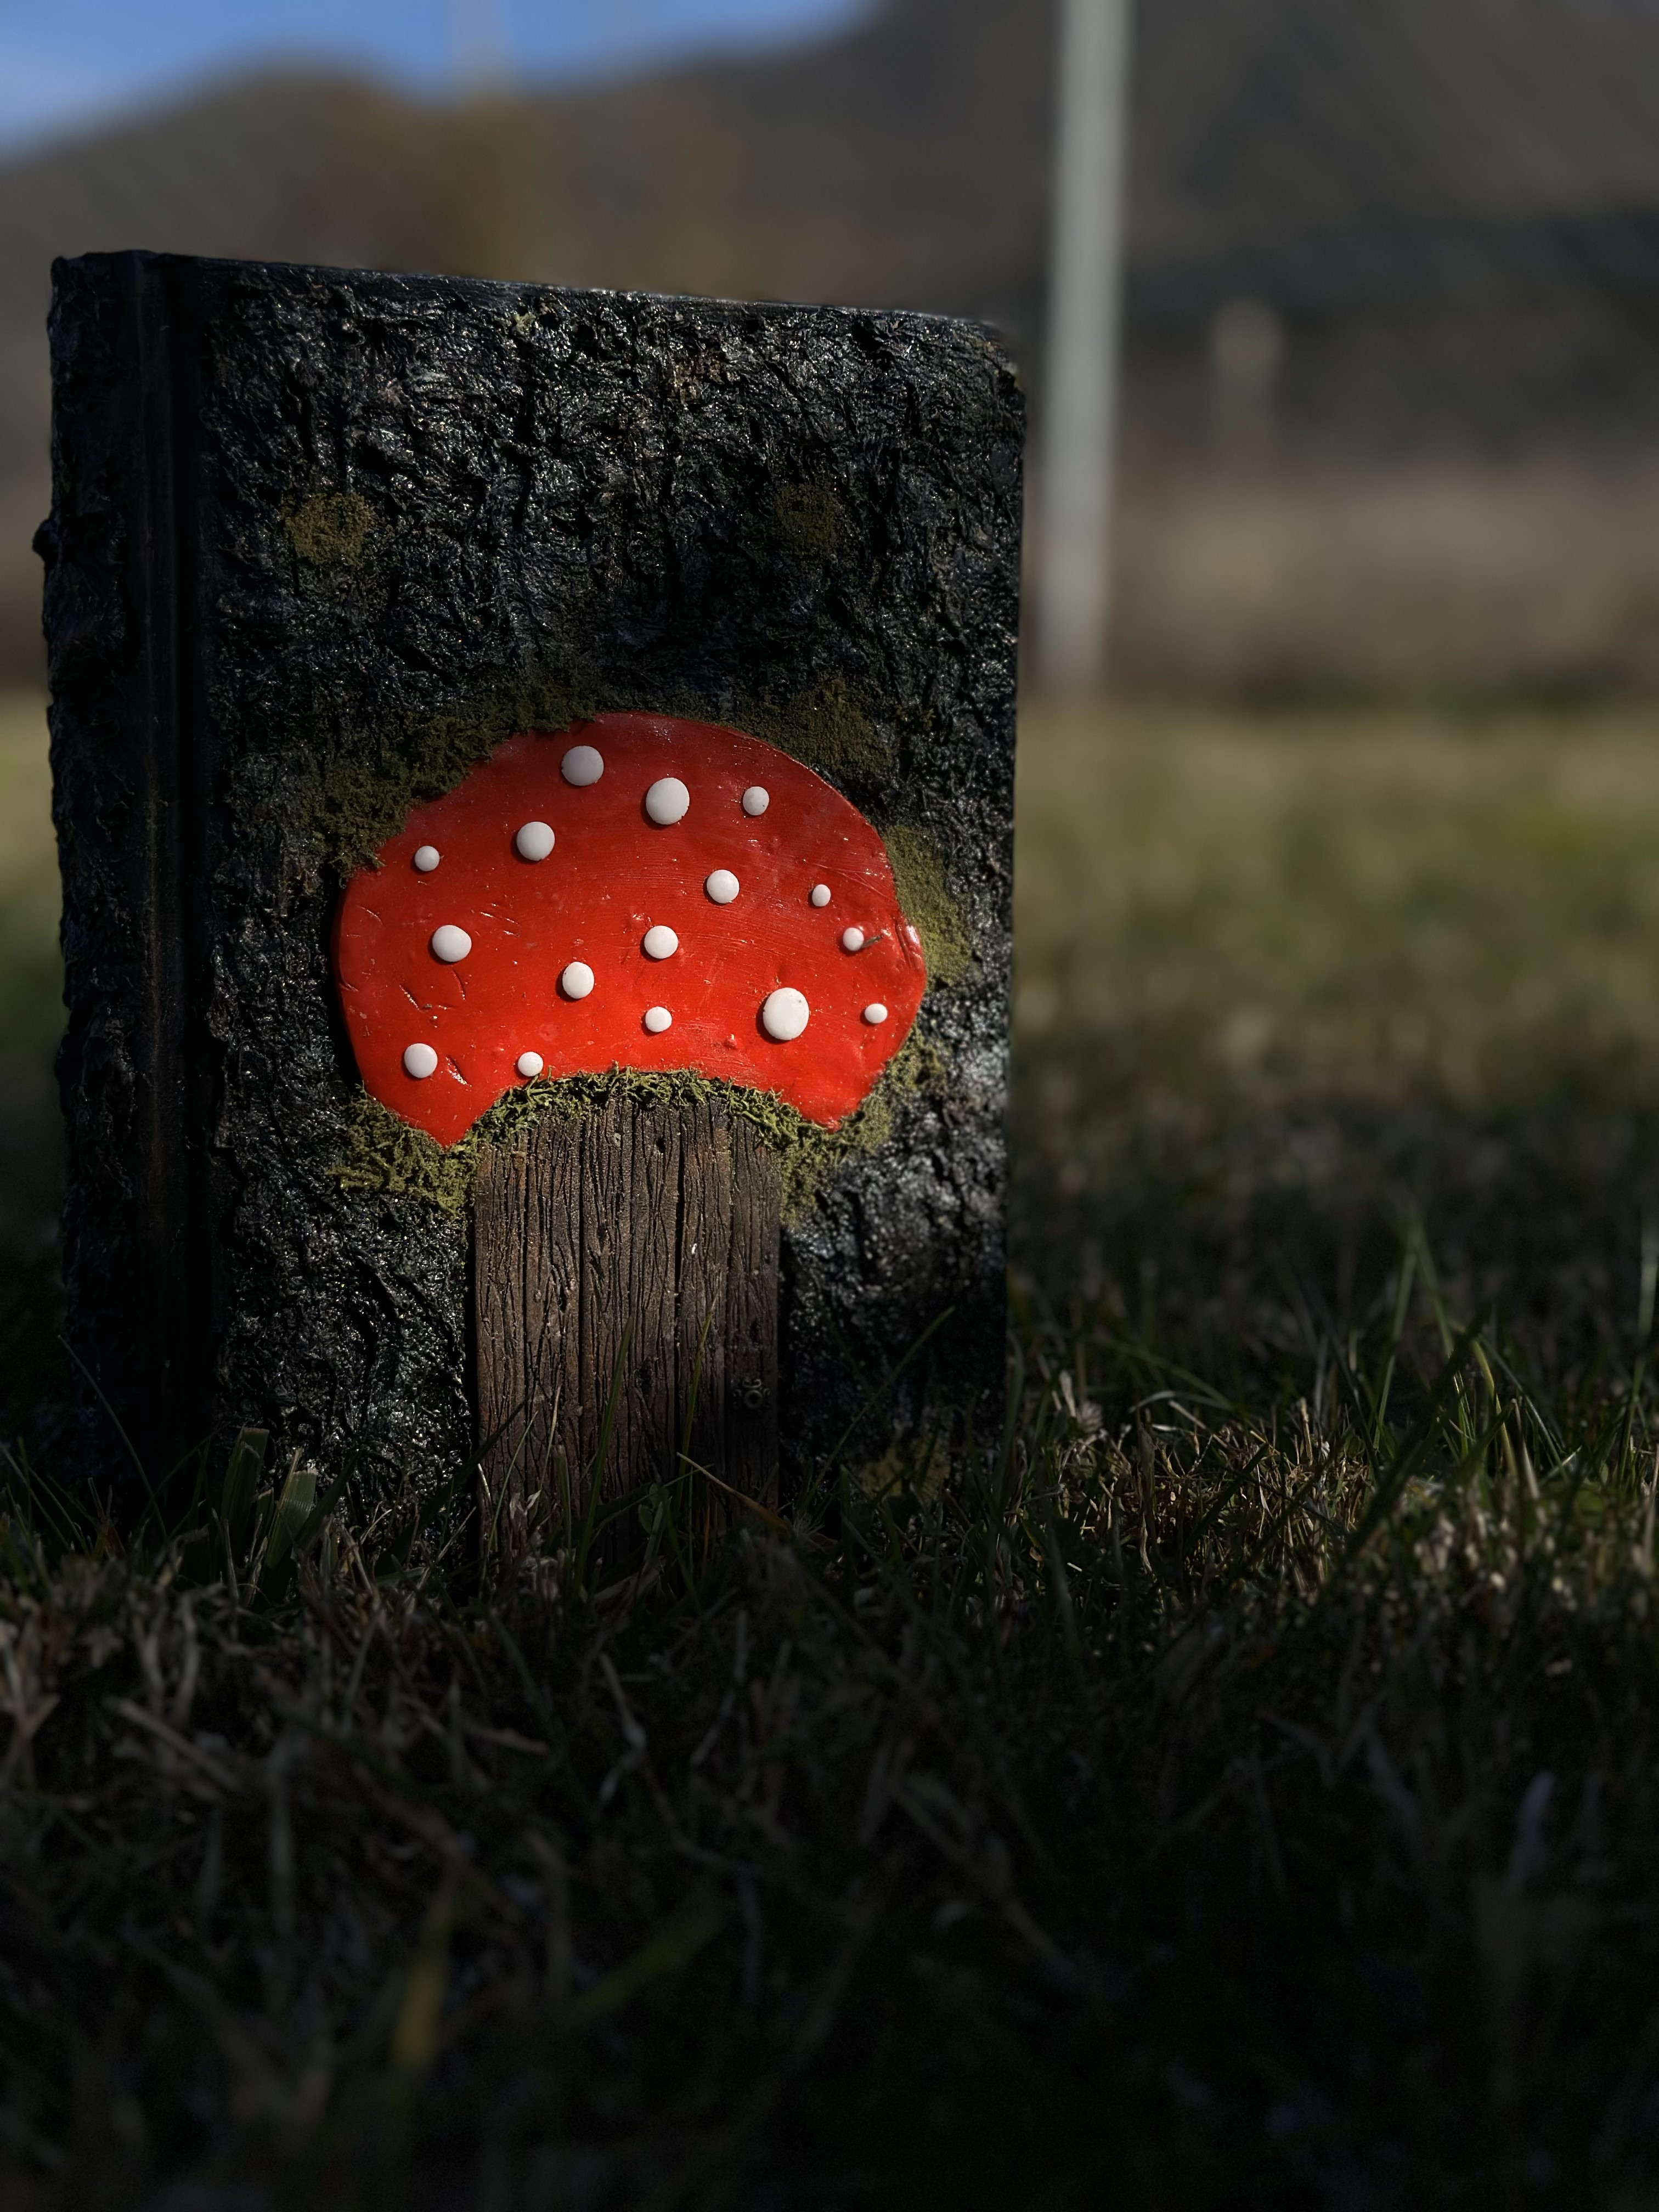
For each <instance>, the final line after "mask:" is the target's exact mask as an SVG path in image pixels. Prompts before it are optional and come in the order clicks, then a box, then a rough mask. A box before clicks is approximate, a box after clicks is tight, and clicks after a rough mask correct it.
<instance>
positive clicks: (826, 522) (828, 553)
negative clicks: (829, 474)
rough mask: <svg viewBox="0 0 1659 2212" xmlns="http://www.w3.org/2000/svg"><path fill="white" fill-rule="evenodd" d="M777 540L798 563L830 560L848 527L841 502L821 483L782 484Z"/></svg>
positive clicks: (778, 498)
mask: <svg viewBox="0 0 1659 2212" xmlns="http://www.w3.org/2000/svg"><path fill="white" fill-rule="evenodd" d="M776 513H777V519H778V538H779V542H780V544H781V545H782V546H783V548H784V550H785V551H786V552H787V553H793V555H794V556H795V557H796V558H797V559H798V560H805V561H831V560H833V559H834V558H835V556H836V551H837V550H838V549H839V547H840V545H841V541H842V534H843V532H845V530H846V528H847V517H846V516H845V514H844V513H842V505H841V501H839V500H838V499H837V498H836V495H835V494H834V492H832V491H829V490H827V489H825V488H824V486H823V485H822V484H814V483H796V484H785V485H784V487H783V489H782V490H781V491H780V492H779V494H778V496H777V502H776Z"/></svg>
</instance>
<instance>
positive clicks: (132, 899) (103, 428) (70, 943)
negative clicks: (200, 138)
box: [41, 253, 212, 1498]
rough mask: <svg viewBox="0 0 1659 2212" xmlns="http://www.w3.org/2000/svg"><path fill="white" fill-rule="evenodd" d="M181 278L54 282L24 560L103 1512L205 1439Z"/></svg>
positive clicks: (72, 1255) (83, 1349)
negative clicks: (31, 605)
mask: <svg viewBox="0 0 1659 2212" xmlns="http://www.w3.org/2000/svg"><path fill="white" fill-rule="evenodd" d="M53 285H54V289H53V304H52V321H51V336H52V379H53V416H52V517H51V520H50V521H49V522H48V524H47V525H46V528H45V530H44V531H43V532H42V534H41V550H42V551H43V553H44V555H45V557H46V639H47V649H48V656H49V668H50V676H51V685H52V709H51V718H52V769H53V784H54V815H55V819H56V823H57V827H58V853H59V860H60V865H61V867H62V872H63V882H64V923H63V944H64V998H65V1001H66V1004H67V1007H68V1016H69V1019H68V1029H67V1033H66V1036H65V1037H64V1043H63V1046H62V1048H61V1051H60V1054H59V1059H58V1080H59V1085H60V1090H61V1094H62V1099H63V1107H64V1120H65V1124H66V1132H67V1138H68V1188H67V1196H66V1201H65V1209H64V1275H65V1287H66V1291H67V1297H68V1326H67V1334H68V1341H69V1345H70V1355H71V1358H72V1360H73V1363H74V1366H75V1370H76V1384H77V1392H78V1404H77V1409H76V1458H77V1460H78V1462H79V1463H80V1466H81V1468H82V1473H83V1474H84V1475H85V1477H86V1478H87V1479H88V1480H92V1481H94V1482H96V1483H98V1484H99V1485H100V1486H101V1487H106V1488H108V1489H110V1490H112V1491H113V1492H115V1493H116V1494H117V1496H118V1497H119V1496H120V1495H121V1494H122V1493H126V1494H127V1495H128V1496H129V1497H133V1496H137V1497H139V1498H142V1497H143V1496H144V1495H146V1494H147V1493H149V1492H156V1493H158V1494H159V1492H160V1490H161V1486H162V1485H163V1484H164V1483H165V1482H166V1481H167V1479H168V1477H169V1476H170V1475H171V1474H173V1473H174V1472H175V1471H176V1470H177V1468H178V1467H179V1462H181V1461H182V1460H183V1459H185V1457H187V1455H189V1453H190V1451H191V1447H192V1446H193V1444H194V1443H196V1442H197V1439H198V1438H199V1437H200V1436H201V1434H202V1433H203V1431H204V1428H205V1426H206V1425H207V1422H208V1420H209V1419H210V1413H209V1411H208V1406H209V1399H210V1389H209V1383H210V1373H211V1364H212V1351H211V1330H210V1325H209V1322H210V1316H209V1314H208V1312H207V1310H206V1305H207V1303H208V1301H209V1297H210V1278H211V1270H210V1267H208V1266H207V1265H206V1260H207V1254H206V1251H205V1249H204V1246H205V1242H206V1239H207V1221H206V1218H205V1207H204V1204H203V1202H202V1201H203V1197H204V1188H203V1176H202V1173H201V1167H202V1159H201V1155H202V1151H203V1146H202V1134H203V1130H202V1116H201V1113H200V1100H199V1098H198V1097H197V1088H198V1085H197V1083H196V1082H194V1081H193V1080H192V1072H191V1041H192V1031H193V1030H194V1029H195V1028H196V1026H197V1024H196V1021H195V1006H194V1002H195V1000H196V999H197V995H198V992H197V987H198V984H199V982H200V980H201V978H200V969H201V961H200V957H199V948H200V939H201V930H200V927H199V918H198V916H197V914H196V913H195V912H194V907H195V902H196V894H195V893H194V892H193V890H192V884H199V881H200V871H199V866H197V859H198V852H197V848H198V847H199V842H200V829H201V808H200V804H199V799H200V793H199V791H198V782H199V747H198V746H193V745H192V743H191V696H190V695H191V689H192V685H191V671H190V668H189V665H188V663H189V654H188V650H187V642H188V641H187V637H186V631H187V629H188V628H189V618H188V617H189V607H188V602H189V596H190V578H191V568H192V562H191V537H192V526H193V515H192V512H191V508H192V504H193V502H192V500H191V471H190V465H189V455H188V447H189V443H190V427H191V426H190V422H189V392H188V390H187V389H186V388H185V386H184V385H183V384H181V380H180V378H179V374H178V356H179V352H180V349H181V348H180V337H181V333H180V324H179V313H178V298H177V295H178V293H179V289H180V288H179V264H171V265H169V264H167V263H166V262H163V261H161V260H159V259H158V258H155V257H153V256H150V255H146V254H137V253H125V254H111V255H94V256H88V257H87V258H84V259H82V260H79V261H75V262H59V263H58V264H56V266H55V268H54V270H53Z"/></svg>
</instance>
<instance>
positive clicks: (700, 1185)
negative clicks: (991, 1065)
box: [473, 1096, 782, 1565]
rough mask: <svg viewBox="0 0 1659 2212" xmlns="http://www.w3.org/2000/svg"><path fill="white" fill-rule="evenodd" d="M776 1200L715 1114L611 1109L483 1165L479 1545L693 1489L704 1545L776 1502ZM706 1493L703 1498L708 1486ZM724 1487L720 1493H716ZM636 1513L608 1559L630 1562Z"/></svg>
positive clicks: (478, 1226)
mask: <svg viewBox="0 0 1659 2212" xmlns="http://www.w3.org/2000/svg"><path fill="white" fill-rule="evenodd" d="M781 1212H782V1187H781V1176H780V1173H779V1168H778V1164H777V1161H776V1160H775V1158H774V1157H773V1155H772V1154H771V1153H770V1152H769V1151H768V1150H767V1148H766V1146H765V1145H764V1144H763V1141H762V1139H761V1137H760V1133H759V1132H758V1131H757V1129H756V1127H754V1125H753V1123H752V1122H750V1121H746V1120H744V1119H742V1118H741V1117H732V1116H728V1115H727V1114H726V1109H725V1107H724V1105H723V1103H722V1102H721V1100H720V1098H719V1097H715V1096H709V1097H702V1098H694V1099H690V1100H684V1101H675V1102H671V1103H660V1104H658V1103H648V1102H646V1101H642V1100H638V1099H634V1098H629V1097H614V1098H612V1099H611V1100H609V1101H607V1102H606V1103H605V1104H604V1105H602V1106H600V1107H599V1108H597V1109H595V1110H594V1111H592V1113H590V1114H587V1115H582V1116H580V1118H578V1119H575V1120H572V1121H564V1120H559V1119H553V1118H550V1119H548V1120H545V1121H542V1122H540V1123H538V1125H537V1126H536V1127H534V1128H532V1129H531V1130H529V1131H528V1132H526V1134H525V1135H524V1136H523V1137H522V1138H521V1139H520V1142H519V1144H518V1145H517V1146H513V1147H507V1146H501V1147H498V1148H496V1147H493V1148H492V1149H491V1152H490V1153H489V1156H488V1158H487V1159H486V1161H485V1163H484V1164H483V1167H482V1168H481V1170H480V1172H479V1176H478V1181H477V1188H476V1192H475V1196H474V1201H473V1222H474V1263H473V1315H474V1323H475V1330H474V1340H475V1342H476V1345H477V1388H478V1423H479V1433H480V1437H481V1441H482V1448H483V1449H482V1463H481V1468H482V1471H481V1484H482V1496H481V1504H482V1508H483V1525H484V1529H485V1540H486V1542H487V1543H489V1544H492V1545H493V1546H494V1547H496V1548H498V1549H499V1551H500V1552H501V1553H503V1554H505V1555H507V1556H508V1557H511V1556H513V1555H515V1554H517V1553H519V1552H520V1551H521V1550H522V1549H523V1548H524V1546H525V1544H526V1541H527V1539H528V1536H529V1534H530V1532H531V1530H532V1528H534V1527H536V1526H537V1525H538V1523H539V1524H542V1525H546V1524H547V1523H549V1522H551V1523H552V1524H553V1525H554V1526H556V1525H557V1524H558V1522H561V1521H562V1520H563V1519H564V1517H565V1516H567V1514H568V1516H569V1518H570V1521H571V1523H572V1525H573V1527H574V1528H576V1529H578V1530H580V1528H582V1527H583V1526H584V1525H585V1524H586V1522H587V1520H588V1515H589V1506H590V1504H591V1503H594V1502H595V1501H593V1499H592V1484H593V1481H594V1480H595V1477H596V1475H597V1477H598V1480H599V1498H598V1500H597V1502H596V1503H597V1510H596V1512H595V1513H594V1515H593V1516H592V1518H593V1522H594V1524H595V1525H597V1524H598V1523H599V1522H600V1521H601V1520H603V1519H604V1517H605V1515H606V1514H607V1512H608V1511H609V1510H610V1509H611V1507H613V1506H614V1505H615V1504H617V1503H618V1502H619V1501H621V1500H622V1499H623V1498H625V1497H627V1496H628V1495H629V1493H630V1492H645V1491H647V1490H648V1488H649V1486H651V1485H652V1484H653V1483H656V1482H662V1483H671V1482H673V1481H675V1480H677V1479H678V1478H680V1477H682V1476H683V1477H684V1478H685V1479H686V1480H687V1482H688V1485H689V1490H688V1492H686V1493H683V1497H684V1495H689V1496H690V1497H691V1498H694V1499H695V1501H696V1513H697V1518H698V1522H699V1524H700V1526H701V1527H702V1528H703V1529H704V1530H705V1531H706V1530H708V1529H709V1528H712V1527H713V1526H714V1525H716V1524H718V1523H720V1522H724V1521H725V1520H726V1519H727V1518H728V1517H729V1504H728V1500H729V1495H730V1492H738V1493H740V1494H741V1495H742V1496H744V1497H746V1498H755V1499H757V1500H759V1501H762V1502H763V1503H770V1502H772V1501H773V1500H775V1497H776V1492H777V1446H778V1407H777V1398H778V1262H779V1240H780V1231H781ZM708 1475H713V1476H714V1477H715V1478H716V1480H714V1482H710V1481H709V1480H708V1479H707V1477H708ZM722 1486H726V1487H724V1488H723V1487H722ZM640 1541H641V1529H640V1522H639V1520H638V1517H637V1516H636V1515H635V1514H633V1513H632V1512H627V1513H623V1514H622V1515H620V1516H617V1517H616V1518H615V1519H613V1520H611V1522H609V1523H608V1526H607V1531H606V1534H605V1539H604V1553H605V1557H606V1558H607V1559H610V1560H611V1562H612V1563H614V1564H618V1565H619V1564H621V1563H622V1562H623V1561H624V1560H626V1559H628V1558H629V1557H631V1556H632V1555H633V1554H634V1553H635V1552H636V1551H637V1548H638V1546H639V1542H640Z"/></svg>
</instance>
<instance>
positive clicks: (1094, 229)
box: [1036, 0, 1133, 690]
mask: <svg viewBox="0 0 1659 2212" xmlns="http://www.w3.org/2000/svg"><path fill="white" fill-rule="evenodd" d="M1132 6H1133V0H1060V82H1059V87H1058V100H1057V109H1058V125H1059V128H1058V133H1057V143H1056V147H1055V154H1054V241H1053V258H1052V262H1051V265H1050V270H1049V309H1048V383H1047V391H1046V394H1045V404H1044V410H1043V411H1044V421H1045V430H1044V437H1043V452H1042V480H1041V482H1042V507H1041V509H1040V511H1039V514H1038V518H1037V520H1038V525H1039V531H1040V542H1039V547H1038V556H1039V565H1038V576H1037V586H1038V588H1037V610H1036V612H1037V668H1038V674H1039V676H1040V678H1041V679H1042V682H1043V683H1044V684H1046V685H1048V686H1049V687H1050V688H1051V689H1053V690H1086V689H1088V688H1089V687H1090V686H1091V685H1093V684H1098V683H1099V681H1100V679H1101V677H1102V675H1103V672H1104V669H1105V659H1106V627H1107V620H1108V617H1109V613H1110V609H1111V596H1112V507H1113V495H1114V489H1115V475H1116V459H1117V452H1116V447H1117V399H1118V356H1119V347H1120V342H1121V323H1122V295H1123V233H1124V200H1125V196H1126V190H1127V158H1126V157H1127V145H1128V135H1129V66H1130V48H1131V20H1130V10H1131V8H1132Z"/></svg>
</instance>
